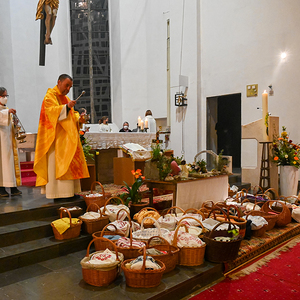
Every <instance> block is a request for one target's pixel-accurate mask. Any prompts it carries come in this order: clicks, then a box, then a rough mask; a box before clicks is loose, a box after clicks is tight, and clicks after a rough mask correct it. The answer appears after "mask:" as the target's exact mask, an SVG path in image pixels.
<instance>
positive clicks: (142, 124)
mask: <svg viewBox="0 0 300 300" xmlns="http://www.w3.org/2000/svg"><path fill="white" fill-rule="evenodd" d="M143 129H144V121H143V120H141V130H143Z"/></svg>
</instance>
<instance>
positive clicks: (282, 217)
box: [261, 200, 292, 227]
mask: <svg viewBox="0 0 300 300" xmlns="http://www.w3.org/2000/svg"><path fill="white" fill-rule="evenodd" d="M272 203H276V204H280V205H281V206H282V211H281V212H277V211H275V210H273V209H272V208H271V207H272ZM261 209H262V211H264V212H267V213H269V212H271V213H276V214H277V215H278V219H277V221H276V226H278V227H284V226H286V225H287V224H288V223H290V222H291V221H292V214H291V211H290V210H289V209H288V207H287V206H286V205H285V204H283V203H282V202H279V201H273V200H271V201H267V202H266V203H265V204H264V205H263V206H262V208H261Z"/></svg>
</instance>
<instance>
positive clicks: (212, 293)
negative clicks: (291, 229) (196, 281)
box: [190, 236, 300, 300]
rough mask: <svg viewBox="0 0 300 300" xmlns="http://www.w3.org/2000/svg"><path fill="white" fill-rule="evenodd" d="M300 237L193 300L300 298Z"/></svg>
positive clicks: (275, 299)
mask: <svg viewBox="0 0 300 300" xmlns="http://www.w3.org/2000/svg"><path fill="white" fill-rule="evenodd" d="M299 278H300V237H299V236H298V237H296V238H294V239H293V240H291V241H290V242H288V243H286V244H285V245H284V246H281V247H279V248H278V249H276V250H275V251H273V252H271V253H270V254H268V255H267V256H265V257H263V258H262V259H260V260H258V261H257V262H255V263H254V264H252V265H250V266H248V267H246V268H245V269H244V270H241V271H239V272H238V274H233V275H232V276H230V277H227V278H226V279H225V280H223V281H222V282H220V283H217V284H216V285H214V286H212V287H210V288H208V289H207V290H205V291H203V292H202V293H200V294H198V295H196V296H194V297H192V298H190V299H192V300H198V299H199V300H200V299H201V300H205V299H209V300H217V299H218V300H219V299H228V300H237V299H239V300H240V299H251V300H252V299H264V300H277V299H278V300H279V299H280V300H281V299H288V300H294V299H295V300H296V299H300V285H299Z"/></svg>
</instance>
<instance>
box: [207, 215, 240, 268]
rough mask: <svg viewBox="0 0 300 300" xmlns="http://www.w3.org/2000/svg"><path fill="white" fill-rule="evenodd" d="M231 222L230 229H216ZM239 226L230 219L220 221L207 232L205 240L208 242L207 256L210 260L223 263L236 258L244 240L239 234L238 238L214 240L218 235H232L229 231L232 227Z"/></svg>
mask: <svg viewBox="0 0 300 300" xmlns="http://www.w3.org/2000/svg"><path fill="white" fill-rule="evenodd" d="M226 223H227V224H229V230H216V229H217V227H219V226H220V225H221V224H226ZM234 228H237V225H233V224H232V223H231V222H230V221H229V222H228V221H225V222H220V223H219V224H217V225H216V226H215V227H214V228H213V229H212V230H211V231H210V232H207V233H206V234H205V235H204V237H203V240H204V241H205V243H206V252H205V258H206V260H208V261H211V262H216V263H221V262H227V261H232V260H235V259H236V258H237V256H238V252H239V248H240V245H241V242H242V237H241V236H239V237H238V238H237V239H236V240H232V241H228V242H223V241H216V240H214V238H215V237H218V236H227V237H232V233H228V231H231V230H232V229H234Z"/></svg>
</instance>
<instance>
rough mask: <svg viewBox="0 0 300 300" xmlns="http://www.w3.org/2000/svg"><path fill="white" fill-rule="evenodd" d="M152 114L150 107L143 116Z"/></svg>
mask: <svg viewBox="0 0 300 300" xmlns="http://www.w3.org/2000/svg"><path fill="white" fill-rule="evenodd" d="M147 116H152V111H151V110H150V109H147V110H146V113H145V117H147Z"/></svg>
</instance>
